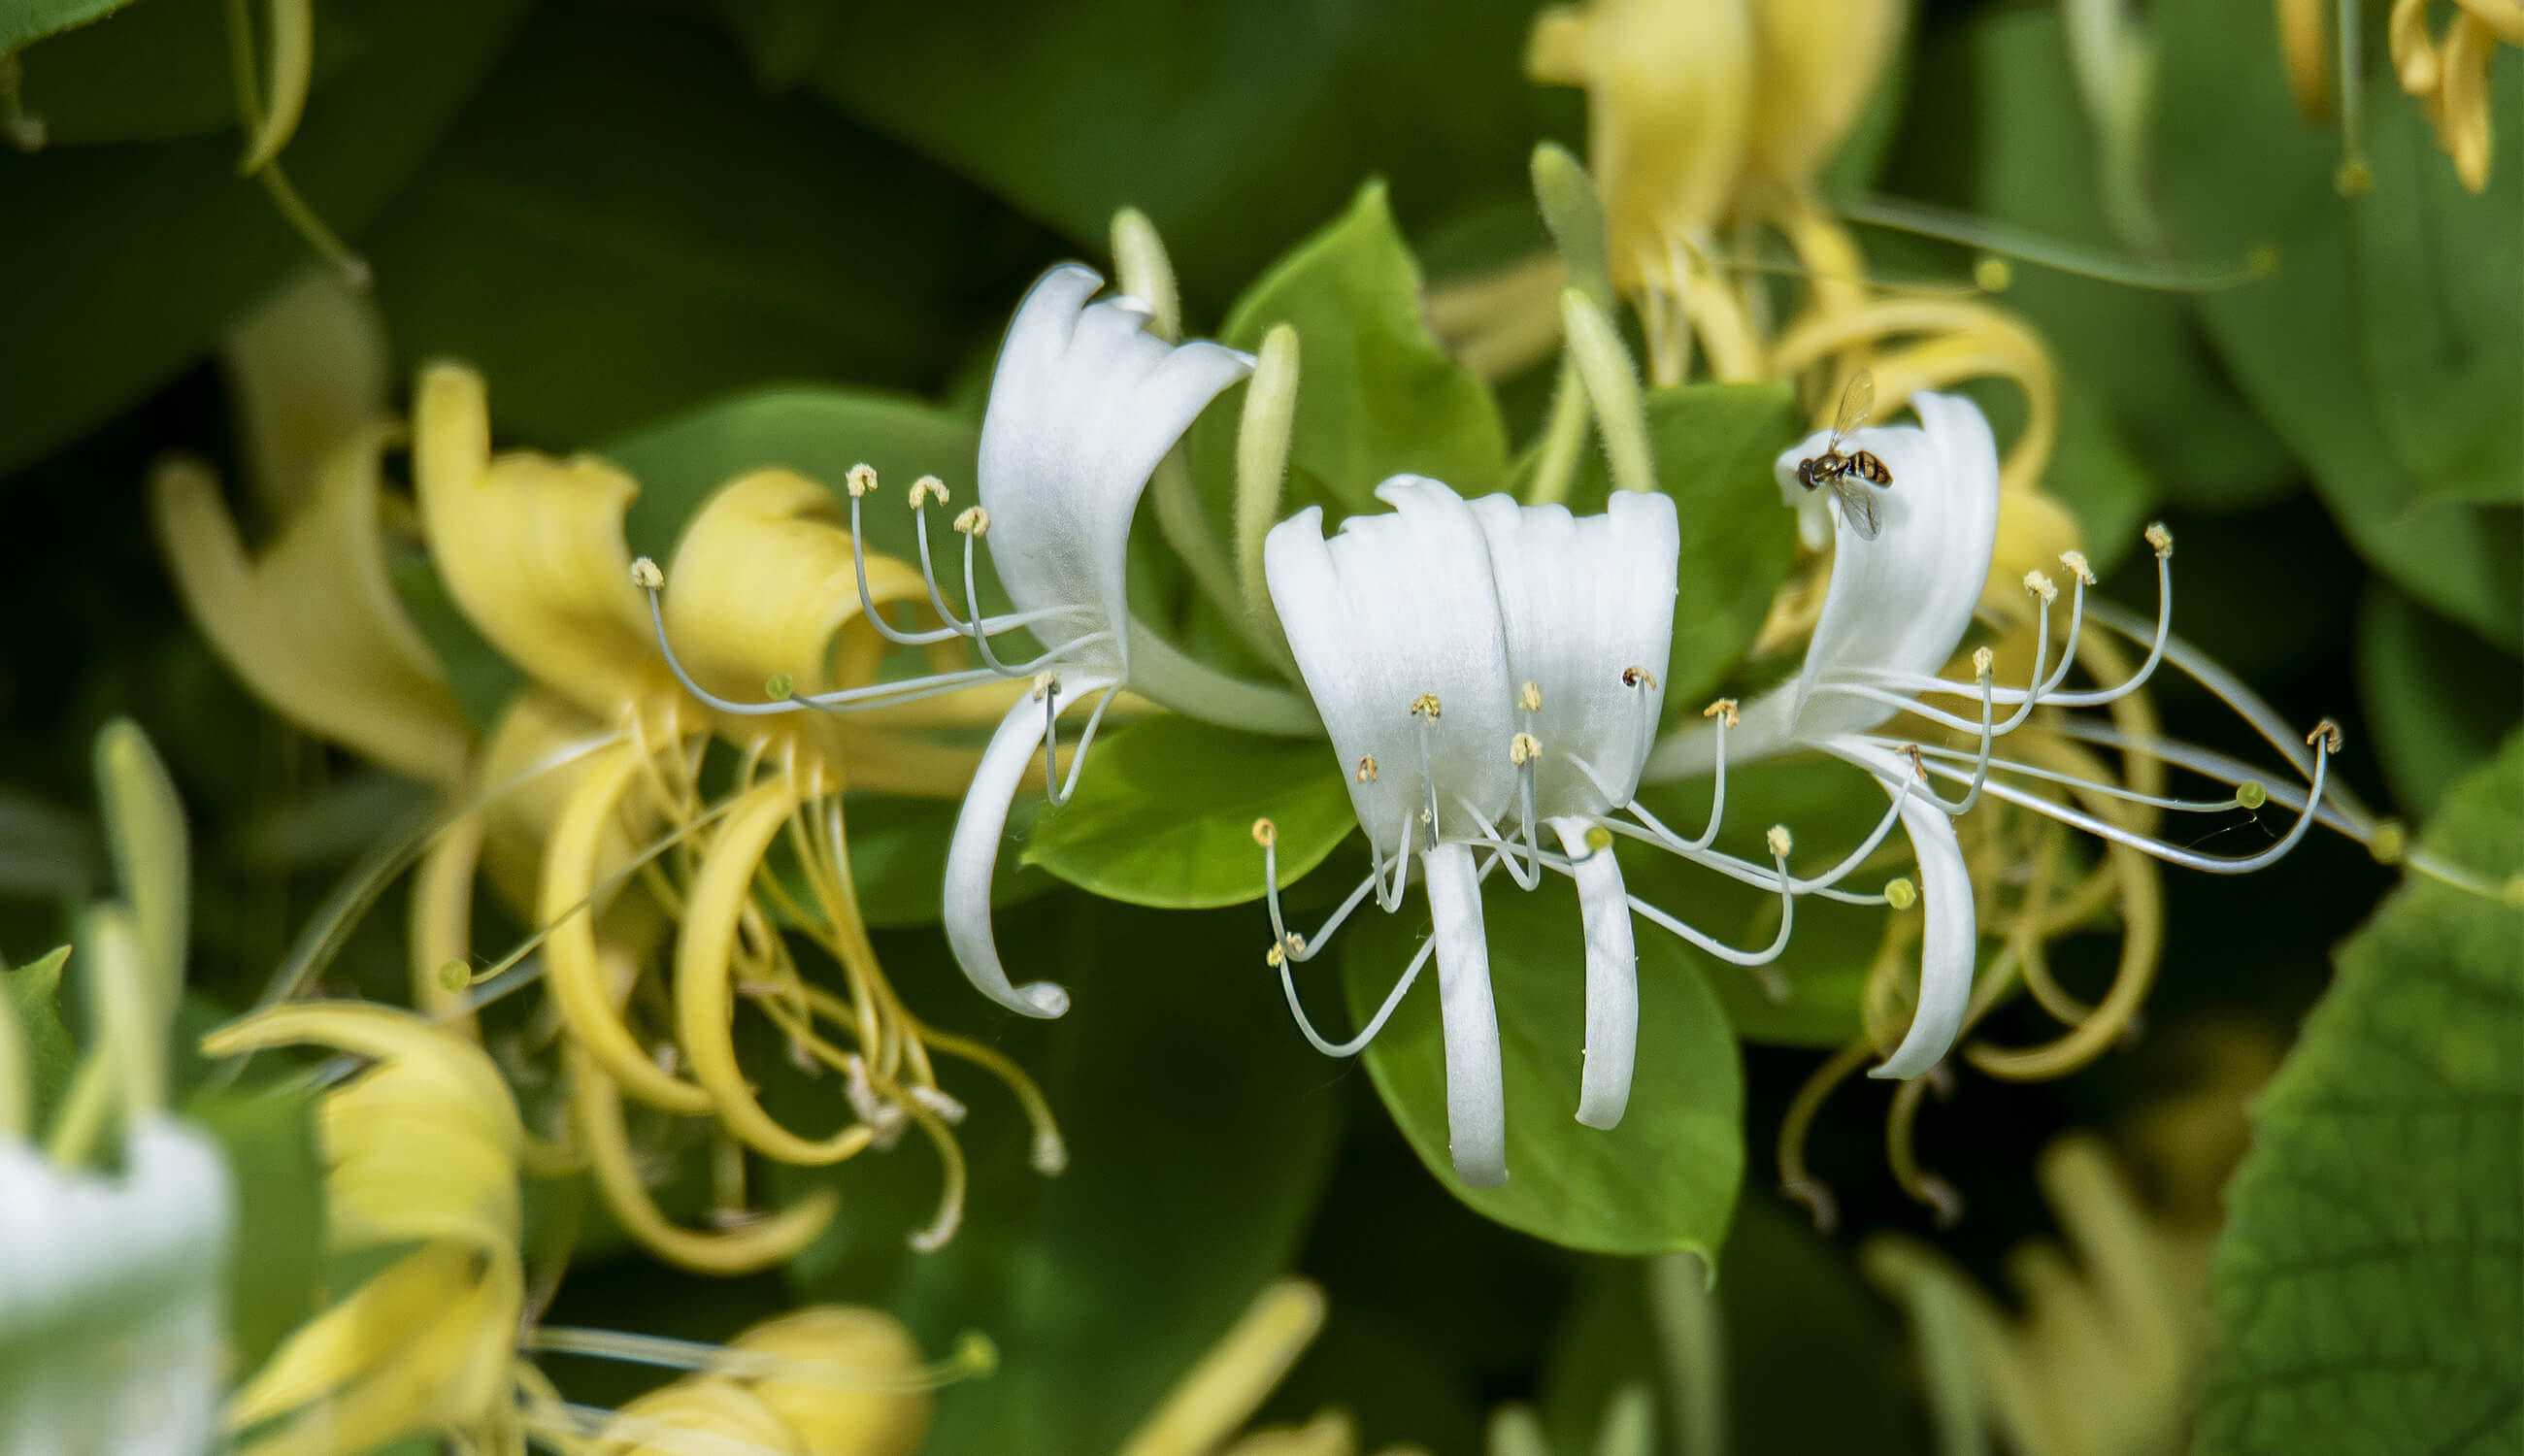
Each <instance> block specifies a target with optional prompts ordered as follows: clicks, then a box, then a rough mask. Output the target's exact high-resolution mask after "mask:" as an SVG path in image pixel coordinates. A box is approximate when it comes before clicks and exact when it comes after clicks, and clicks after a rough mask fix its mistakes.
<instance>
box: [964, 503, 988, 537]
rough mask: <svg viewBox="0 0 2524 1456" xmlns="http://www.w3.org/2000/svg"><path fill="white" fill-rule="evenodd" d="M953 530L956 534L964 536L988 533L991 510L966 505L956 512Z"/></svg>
mask: <svg viewBox="0 0 2524 1456" xmlns="http://www.w3.org/2000/svg"><path fill="white" fill-rule="evenodd" d="M955 530H956V532H957V534H959V535H965V536H986V535H989V534H990V530H991V512H989V511H988V510H983V509H982V508H981V507H979V506H967V507H965V508H964V509H963V510H961V511H959V512H957V513H956V516H955Z"/></svg>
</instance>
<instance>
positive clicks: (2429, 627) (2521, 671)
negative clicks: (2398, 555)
mask: <svg viewBox="0 0 2524 1456" xmlns="http://www.w3.org/2000/svg"><path fill="white" fill-rule="evenodd" d="M2357 689H2358V702H2359V704H2360V705H2362V706H2363V707H2364V708H2365V709H2366V722H2367V725H2368V726H2369V727H2371V728H2372V729H2373V730H2374V732H2375V756H2376V758H2377V760H2378V761H2380V762H2381V763H2382V765H2383V768H2384V780H2385V782H2386V783H2388V784H2390V785H2391V786H2392V790H2393V798H2394V800H2395V801H2397V802H2399V803H2400V804H2401V806H2402V808H2403V812H2405V813H2408V814H2410V815H2412V816H2414V817H2418V818H2422V819H2424V818H2425V817H2427V816H2428V815H2429V814H2431V813H2433V812H2435V809H2436V806H2437V802H2438V801H2439V800H2441V799H2443V798H2444V797H2445V792H2446V790H2448V789H2449V788H2451V787H2452V785H2453V782H2454V780H2456V779H2458V778H2461V777H2462V776H2463V775H2464V774H2466V773H2468V772H2470V771H2471V770H2472V769H2473V768H2474V767H2476V766H2478V765H2479V764H2481V763H2482V762H2485V761H2486V760H2487V759H2488V758H2489V757H2490V756H2491V755H2492V754H2494V753H2496V752H2498V741H2499V739H2500V737H2502V736H2503V735H2504V734H2505V732H2506V731H2507V729H2509V728H2511V727H2513V726H2514V724H2515V723H2516V722H2517V721H2518V720H2519V719H2524V664H2518V663H2517V662H2516V660H2515V658H2514V656H2513V655H2509V654H2506V653H2501V652H2500V651H2498V650H2497V649H2496V648H2493V647H2491V646H2490V645H2489V644H2487V643H2485V642H2482V641H2481V640H2480V639H2479V638H2477V637H2474V636H2473V635H2472V634H2470V633H2469V632H2466V631H2464V630H2463V629H2462V628H2460V627H2458V626H2455V625H2454V624H2453V623H2451V622H2449V621H2446V620H2445V619H2444V618H2442V617H2439V616H2436V615H2434V614H2432V613H2430V612H2429V611H2428V610H2427V609H2426V608H2425V607H2420V606H2419V605H2418V604H2417V603H2415V602H2412V601H2411V600H2410V599H2409V598H2408V597H2406V596H2404V595H2403V594H2402V593H2401V592H2398V591H2396V590H2394V589H2393V587H2392V586H2391V585H2390V584H2389V583H2386V582H2382V581H2370V582H2368V583H2367V584H2366V595H2365V597H2364V599H2363V601H2362V602H2361V603H2360V605H2359V607H2358V610H2357Z"/></svg>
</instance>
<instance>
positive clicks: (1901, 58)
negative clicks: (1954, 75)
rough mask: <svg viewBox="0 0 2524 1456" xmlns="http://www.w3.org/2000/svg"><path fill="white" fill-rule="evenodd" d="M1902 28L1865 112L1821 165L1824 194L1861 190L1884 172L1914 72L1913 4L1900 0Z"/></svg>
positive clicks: (1916, 19) (1915, 34)
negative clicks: (1838, 147)
mask: <svg viewBox="0 0 2524 1456" xmlns="http://www.w3.org/2000/svg"><path fill="white" fill-rule="evenodd" d="M1901 8H1902V24H1901V28H1900V29H1899V30H1897V31H1896V32H1895V33H1894V37H1893V43H1892V46H1891V49H1890V50H1889V52H1888V53H1887V54H1886V55H1885V58H1884V72H1883V73H1882V74H1881V75H1878V76H1877V77H1876V78H1875V89H1874V90H1873V91H1871V92H1869V94H1868V97H1867V107H1866V110H1864V111H1861V112H1860V113H1859V114H1858V120H1857V121H1854V122H1852V123H1851V124H1850V128H1849V134H1848V135H1847V136H1844V137H1842V138H1841V139H1840V150H1838V151H1836V152H1834V153H1832V155H1831V160H1830V161H1828V162H1825V163H1824V164H1823V165H1822V174H1821V176H1820V178H1818V179H1817V180H1818V183H1819V185H1820V187H1821V189H1822V190H1823V191H1824V192H1825V193H1844V192H1854V191H1863V190H1865V189H1866V188H1867V187H1868V185H1869V184H1870V183H1872V182H1873V181H1874V180H1875V177H1876V174H1877V173H1878V172H1880V171H1882V170H1884V165H1885V160H1886V158H1887V157H1889V156H1890V155H1891V153H1892V151H1893V147H1894V145H1895V143H1896V142H1897V141H1898V140H1899V139H1900V136H1901V131H1902V125H1903V118H1904V117H1905V116H1906V115H1907V114H1908V113H1909V111H1910V109H1911V101H1912V97H1911V91H1912V86H1913V84H1914V83H1915V81H1916V78H1917V72H1918V69H1919V68H1918V64H1917V60H1916V57H1917V53H1918V36H1919V5H1918V0H1902V7H1901Z"/></svg>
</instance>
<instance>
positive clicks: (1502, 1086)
mask: <svg viewBox="0 0 2524 1456" xmlns="http://www.w3.org/2000/svg"><path fill="white" fill-rule="evenodd" d="M1423 868H1424V870H1425V871H1426V873H1427V875H1428V882H1429V913H1430V917H1431V919H1432V921H1433V923H1434V925H1435V927H1436V929H1435V935H1436V939H1437V1016H1438V1021H1439V1023H1440V1025H1441V1026H1442V1027H1443V1029H1444V1032H1445V1037H1446V1141H1447V1145H1448V1147H1449V1149H1450V1150H1451V1151H1452V1152H1453V1154H1454V1158H1455V1176H1456V1177H1458V1178H1460V1179H1462V1180H1463V1181H1464V1183H1465V1185H1466V1186H1467V1187H1469V1188H1477V1189H1494V1188H1497V1187H1499V1186H1500V1185H1501V1184H1504V1183H1506V1182H1507V1084H1506V1078H1505V1074H1504V1072H1503V1071H1502V1069H1501V1066H1500V1061H1499V1031H1498V1007H1497V1005H1496V1003H1495V1002H1494V1001H1493V1000H1492V999H1491V997H1490V950H1489V945H1488V943H1487V941H1486V940H1485V939H1484V937H1483V932H1482V928H1481V887H1480V874H1479V873H1478V872H1477V871H1475V869H1474V868H1473V850H1472V847H1471V846H1469V845H1439V846H1438V847H1437V848H1436V849H1432V850H1430V851H1429V853H1428V856H1427V858H1426V860H1425V861H1424V864H1423Z"/></svg>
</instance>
